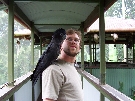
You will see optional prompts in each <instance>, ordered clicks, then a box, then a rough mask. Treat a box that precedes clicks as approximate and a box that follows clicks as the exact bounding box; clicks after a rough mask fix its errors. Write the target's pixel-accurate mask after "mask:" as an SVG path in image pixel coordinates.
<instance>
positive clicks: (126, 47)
mask: <svg viewBox="0 0 135 101" xmlns="http://www.w3.org/2000/svg"><path fill="white" fill-rule="evenodd" d="M126 62H127V63H128V42H127V44H126Z"/></svg>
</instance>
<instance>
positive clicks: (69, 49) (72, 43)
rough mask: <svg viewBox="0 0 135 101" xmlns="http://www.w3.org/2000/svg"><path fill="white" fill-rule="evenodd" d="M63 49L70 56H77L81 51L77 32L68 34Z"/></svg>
mask: <svg viewBox="0 0 135 101" xmlns="http://www.w3.org/2000/svg"><path fill="white" fill-rule="evenodd" d="M61 49H62V50H63V51H64V52H65V53H66V54H67V55H69V56H72V57H75V56H76V55H77V54H78V53H79V51H80V39H79V37H78V35H77V34H76V33H74V34H72V35H66V39H65V40H64V42H63V43H62V46H61Z"/></svg>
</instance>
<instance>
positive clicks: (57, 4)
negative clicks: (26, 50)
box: [0, 0, 116, 44]
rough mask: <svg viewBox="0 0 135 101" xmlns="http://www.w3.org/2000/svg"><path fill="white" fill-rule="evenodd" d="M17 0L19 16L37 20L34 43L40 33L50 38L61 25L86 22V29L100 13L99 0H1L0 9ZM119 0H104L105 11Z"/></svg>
mask: <svg viewBox="0 0 135 101" xmlns="http://www.w3.org/2000/svg"><path fill="white" fill-rule="evenodd" d="M12 1H14V14H15V18H16V20H18V21H19V22H20V23H22V24H23V25H25V26H26V27H27V28H29V29H30V28H31V27H30V26H31V24H34V32H35V40H36V41H35V44H39V38H38V37H40V36H44V37H45V38H51V35H52V32H54V31H55V30H56V29H58V28H61V27H62V28H64V29H68V28H74V29H79V28H80V26H81V23H83V24H84V29H85V31H86V30H87V28H88V27H89V26H91V25H92V23H93V22H94V21H95V20H96V19H97V18H98V17H99V0H0V10H1V9H3V10H5V11H8V5H9V3H11V2H12ZM114 2H116V0H105V4H104V9H105V11H106V10H107V9H108V8H109V7H110V6H111V5H112V4H113V3H114Z"/></svg>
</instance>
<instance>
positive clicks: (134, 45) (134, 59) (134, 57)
mask: <svg viewBox="0 0 135 101" xmlns="http://www.w3.org/2000/svg"><path fill="white" fill-rule="evenodd" d="M134 39H135V35H133V39H132V40H133V63H135V40H134Z"/></svg>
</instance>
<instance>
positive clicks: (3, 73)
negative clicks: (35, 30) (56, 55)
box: [0, 11, 39, 85]
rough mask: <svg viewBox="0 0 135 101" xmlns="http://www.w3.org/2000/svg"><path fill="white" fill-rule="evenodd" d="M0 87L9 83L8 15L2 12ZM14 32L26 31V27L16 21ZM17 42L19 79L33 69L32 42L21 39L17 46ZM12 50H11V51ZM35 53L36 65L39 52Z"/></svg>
mask: <svg viewBox="0 0 135 101" xmlns="http://www.w3.org/2000/svg"><path fill="white" fill-rule="evenodd" d="M0 15H1V16H0V85H1V84H4V83H6V82H8V15H7V13H5V12H3V11H0ZM14 22H15V23H14V31H16V30H18V29H24V27H23V26H22V25H21V24H19V23H18V22H16V21H14ZM17 40H19V39H14V76H15V77H14V78H15V79H16V78H18V77H20V76H22V75H24V74H26V73H27V72H29V71H30V70H32V69H31V67H30V62H31V42H30V41H29V40H25V39H21V40H19V41H20V44H17V43H16V42H17ZM9 50H10V49H9ZM34 52H35V53H34V54H35V55H34V56H35V57H34V58H35V61H34V64H35V65H36V63H37V60H38V58H39V55H38V52H39V51H37V50H35V51H34Z"/></svg>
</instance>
